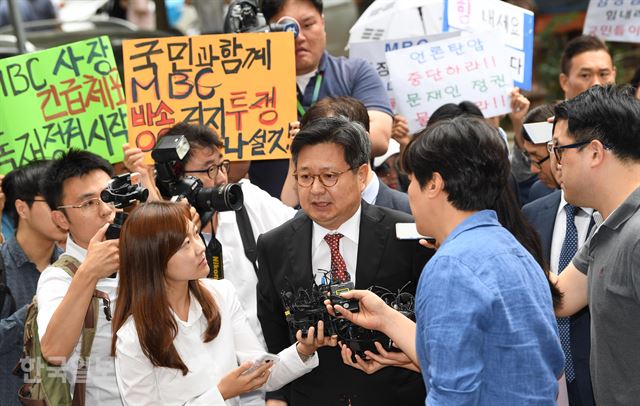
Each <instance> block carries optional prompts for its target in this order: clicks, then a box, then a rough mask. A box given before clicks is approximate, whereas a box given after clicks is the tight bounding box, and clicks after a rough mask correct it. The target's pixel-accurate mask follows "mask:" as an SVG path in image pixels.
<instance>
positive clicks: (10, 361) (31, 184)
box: [0, 161, 65, 406]
mask: <svg viewBox="0 0 640 406" xmlns="http://www.w3.org/2000/svg"><path fill="white" fill-rule="evenodd" d="M48 165H49V164H48V162H46V161H35V162H32V163H30V164H28V165H27V166H23V167H21V168H17V169H15V170H13V171H12V172H9V174H7V176H6V177H5V178H4V181H3V184H2V190H3V191H4V193H5V195H6V198H7V202H6V204H7V210H6V213H7V214H8V215H10V216H12V217H13V220H14V221H15V224H16V225H17V227H16V233H15V236H11V238H8V239H7V242H5V243H4V244H2V245H0V255H1V256H2V260H3V262H4V269H5V278H6V284H7V288H8V289H7V290H6V291H4V292H0V304H2V305H0V404H2V405H6V406H11V405H16V406H17V405H19V404H20V401H19V400H18V389H19V388H20V386H21V385H22V384H23V383H24V379H23V378H22V377H18V376H15V375H13V374H12V370H13V367H15V366H16V364H18V361H20V354H21V353H22V337H23V334H24V322H25V318H26V315H27V306H28V305H29V303H31V299H32V298H33V295H35V293H36V286H37V284H38V279H39V278H40V272H41V271H42V270H44V268H46V267H47V265H49V264H50V263H51V262H54V261H55V260H56V259H58V256H59V255H60V254H61V253H62V250H61V249H60V248H58V247H57V246H56V245H55V243H56V241H59V240H62V239H64V237H65V232H64V231H62V230H60V229H58V228H57V227H56V226H55V224H54V223H53V220H52V219H51V210H50V209H49V206H48V205H47V203H46V202H45V201H44V198H43V197H42V194H41V190H40V185H39V181H40V179H42V177H43V176H44V173H45V172H46V170H47V167H48Z"/></svg>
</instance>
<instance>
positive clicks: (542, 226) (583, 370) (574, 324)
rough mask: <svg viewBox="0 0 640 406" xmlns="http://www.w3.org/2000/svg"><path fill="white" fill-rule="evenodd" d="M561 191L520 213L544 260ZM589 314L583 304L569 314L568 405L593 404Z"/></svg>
mask: <svg viewBox="0 0 640 406" xmlns="http://www.w3.org/2000/svg"><path fill="white" fill-rule="evenodd" d="M560 197H561V193H560V191H559V190H556V191H554V192H552V193H551V194H548V195H546V196H543V197H541V198H539V199H537V200H535V201H533V202H531V203H529V204H527V205H525V206H524V207H523V208H522V211H523V213H524V215H525V216H526V217H527V219H528V220H529V221H530V222H531V224H532V225H533V226H534V227H535V229H536V230H537V231H538V234H539V235H540V239H541V240H542V249H543V253H544V260H545V261H546V262H547V263H549V257H550V256H551V239H552V238H553V227H554V226H555V221H556V213H557V212H558V207H559V206H560ZM591 227H593V219H591V223H590V224H589V230H591ZM590 323H591V316H590V314H589V308H588V307H585V308H584V309H582V310H581V311H579V312H578V313H576V314H575V315H573V316H572V317H571V327H570V334H571V355H572V357H573V366H574V370H575V373H576V379H575V381H574V382H575V387H576V390H575V391H574V393H573V396H572V393H571V390H570V391H569V392H570V393H569V401H570V404H571V406H577V405H582V406H587V405H588V406H593V405H595V401H594V399H593V390H592V389H591V376H590V374H589V353H590V346H591V333H590Z"/></svg>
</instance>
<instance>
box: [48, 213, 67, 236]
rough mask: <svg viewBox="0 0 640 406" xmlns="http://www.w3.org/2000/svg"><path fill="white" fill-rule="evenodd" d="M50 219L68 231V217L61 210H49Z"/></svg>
mask: <svg viewBox="0 0 640 406" xmlns="http://www.w3.org/2000/svg"><path fill="white" fill-rule="evenodd" d="M51 219H52V220H53V224H55V225H56V226H58V228H60V229H61V230H64V231H66V232H69V219H67V216H66V215H65V214H64V213H63V212H62V210H51Z"/></svg>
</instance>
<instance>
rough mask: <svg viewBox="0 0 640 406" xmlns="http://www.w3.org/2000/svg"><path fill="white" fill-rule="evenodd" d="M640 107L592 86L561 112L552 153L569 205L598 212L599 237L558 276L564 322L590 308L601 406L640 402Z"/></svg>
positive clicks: (625, 92) (622, 94)
mask: <svg viewBox="0 0 640 406" xmlns="http://www.w3.org/2000/svg"><path fill="white" fill-rule="evenodd" d="M638 133H640V101H638V99H637V98H636V97H635V95H634V92H633V90H632V89H631V88H630V87H617V86H615V85H607V86H604V87H602V86H594V87H591V88H590V89H588V90H586V91H585V92H583V93H581V94H580V95H578V96H576V97H575V98H573V99H570V100H567V101H565V102H563V103H560V104H559V105H557V106H556V108H555V123H554V130H553V153H554V154H555V158H556V160H557V163H558V167H559V169H560V184H561V185H562V189H563V191H564V193H565V198H566V200H567V202H568V203H569V204H572V205H574V206H578V207H593V208H594V209H595V210H597V213H596V214H594V217H595V218H596V225H597V227H596V230H595V232H594V233H592V235H591V236H590V237H589V239H588V240H587V241H586V242H585V243H584V244H583V245H582V248H581V249H580V250H579V251H578V253H577V255H576V256H575V257H574V258H573V260H572V262H571V263H570V264H569V265H568V266H567V267H566V268H565V269H564V271H562V273H560V274H559V275H558V276H557V278H554V276H553V274H552V275H551V277H552V279H557V286H558V288H559V289H560V290H561V291H562V293H563V295H564V296H563V303H562V307H561V308H559V309H558V310H557V311H556V314H557V315H558V316H561V317H567V316H573V315H575V314H576V313H578V312H580V311H581V310H582V309H583V308H584V307H585V306H586V305H589V310H590V312H591V358H590V370H591V380H592V383H593V395H594V398H595V402H596V404H600V405H614V404H615V405H633V404H636V403H637V402H638V398H639V397H640V375H639V374H640V353H639V352H638V351H636V350H635V348H636V344H637V343H638V341H639V340H640V330H638V329H637V328H636V326H638V325H639V324H640V301H639V299H638V298H639V297H640V295H639V292H640V281H639V280H638V278H637V277H636V276H637V270H638V269H640V262H639V260H640V251H639V247H640V245H638V235H640V210H638V208H639V207H640V144H639V143H638V138H637V134H638Z"/></svg>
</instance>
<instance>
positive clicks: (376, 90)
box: [249, 0, 393, 197]
mask: <svg viewBox="0 0 640 406" xmlns="http://www.w3.org/2000/svg"><path fill="white" fill-rule="evenodd" d="M322 9H323V4H322V0H264V1H263V2H262V11H263V13H264V16H265V18H266V19H267V21H269V22H270V23H276V22H278V21H279V20H280V19H281V18H283V17H289V18H294V19H295V20H296V21H298V23H299V24H300V33H299V34H298V36H297V38H296V42H295V52H296V55H295V56H296V83H297V89H298V119H301V118H302V116H303V115H304V114H305V112H306V111H307V109H309V107H311V106H313V105H314V104H315V103H316V102H317V101H319V100H322V99H324V98H325V97H329V96H330V97H339V96H351V97H353V98H356V99H358V100H360V101H361V102H362V104H364V105H365V106H366V108H367V112H368V113H369V121H370V131H369V138H370V139H371V151H372V155H373V156H380V155H383V154H384V153H385V152H387V148H388V146H389V138H390V137H391V126H392V123H393V112H392V111H391V104H390V102H389V98H388V96H387V91H386V90H385V87H384V84H383V83H382V81H381V80H380V78H379V77H378V74H377V73H376V71H375V69H374V68H373V67H372V66H371V65H369V63H367V62H366V61H365V60H363V59H347V58H342V57H341V58H336V57H334V56H332V55H330V54H329V53H328V52H327V51H326V50H325V48H326V44H327V34H326V32H325V25H324V16H323V14H322ZM288 169H289V162H288V161H287V160H279V161H258V162H254V163H252V164H251V169H250V173H249V175H250V178H251V181H252V182H253V183H255V184H256V185H258V186H259V187H260V188H262V189H264V190H266V191H267V192H269V193H270V194H271V195H272V196H274V197H279V196H280V191H281V189H282V184H283V183H284V179H285V176H286V174H287V170H288Z"/></svg>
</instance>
